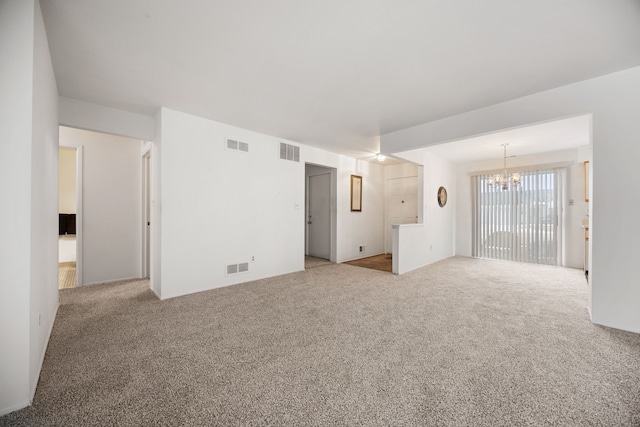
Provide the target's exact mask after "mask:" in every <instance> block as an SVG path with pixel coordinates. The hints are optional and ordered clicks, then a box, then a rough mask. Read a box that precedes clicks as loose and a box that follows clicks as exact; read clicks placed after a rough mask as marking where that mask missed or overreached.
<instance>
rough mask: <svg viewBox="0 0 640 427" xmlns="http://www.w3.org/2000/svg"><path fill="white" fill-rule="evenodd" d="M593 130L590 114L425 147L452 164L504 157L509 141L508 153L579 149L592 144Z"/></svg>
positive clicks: (511, 154)
mask: <svg viewBox="0 0 640 427" xmlns="http://www.w3.org/2000/svg"><path fill="white" fill-rule="evenodd" d="M590 133H591V117H590V115H584V116H577V117H571V118H567V119H562V120H556V121H553V122H547V123H540V124H536V125H532V126H526V127H521V128H517V129H509V130H506V131H502V132H497V133H493V134H490V135H482V136H477V137H474V138H467V139H463V140H460V141H454V142H449V143H447V144H440V145H433V146H430V147H425V148H424V150H426V151H428V152H430V153H432V154H435V155H437V156H438V157H441V158H443V159H445V160H448V161H450V162H453V163H467V162H474V161H479V160H492V159H501V158H502V156H503V150H504V148H503V147H502V144H509V145H508V146H507V156H526V155H529V154H536V153H546V152H551V151H560V150H568V149H572V148H577V147H581V146H585V145H589V140H590Z"/></svg>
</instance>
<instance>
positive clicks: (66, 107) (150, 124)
mask: <svg viewBox="0 0 640 427" xmlns="http://www.w3.org/2000/svg"><path fill="white" fill-rule="evenodd" d="M58 109H59V123H60V125H62V126H68V127H72V128H76V129H86V130H92V131H95V132H104V133H108V134H112V135H119V136H124V137H128V138H136V139H142V140H145V141H152V140H153V137H154V118H153V117H150V116H144V115H142V114H136V113H132V112H130V111H124V110H119V109H117V108H111V107H105V106H103V105H97V104H92V103H90V102H85V101H80V100H78V99H73V98H65V97H63V96H61V97H59V98H58Z"/></svg>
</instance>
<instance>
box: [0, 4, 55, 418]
mask: <svg viewBox="0 0 640 427" xmlns="http://www.w3.org/2000/svg"><path fill="white" fill-rule="evenodd" d="M0 63H1V64H2V72H3V76H2V79H0V93H2V96H1V97H0V134H2V135H3V138H2V140H1V142H0V200H3V201H5V202H6V203H5V204H4V205H3V209H0V222H1V223H2V224H11V226H10V227H5V229H4V230H3V235H2V239H1V240H0V260H1V261H0V262H1V263H2V268H0V343H1V346H2V351H0V380H1V384H0V415H2V414H5V413H7V412H10V411H13V410H16V409H19V408H21V407H24V406H26V405H28V404H29V402H30V401H31V399H32V398H33V395H34V393H35V387H36V384H37V381H38V376H39V373H40V368H41V366H42V358H43V357H44V351H45V349H46V345H47V342H48V339H49V334H50V332H51V327H52V326H53V320H54V317H55V312H56V309H57V306H58V294H57V262H58V260H57V234H58V233H57V228H58V225H57V208H58V202H57V191H58V190H57V188H58V184H57V182H58V180H57V167H58V166H57V165H58V144H57V142H58V141H57V96H58V95H57V88H56V84H55V79H54V76H53V70H52V66H51V59H50V57H49V50H48V44H47V39H46V34H45V31H44V24H43V22H42V15H41V12H40V5H39V3H38V2H37V1H24V0H13V1H11V0H6V1H2V2H0Z"/></svg>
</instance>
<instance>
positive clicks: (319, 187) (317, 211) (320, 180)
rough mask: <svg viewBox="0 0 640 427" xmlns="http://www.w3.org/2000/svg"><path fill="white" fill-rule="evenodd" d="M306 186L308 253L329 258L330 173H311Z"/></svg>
mask: <svg viewBox="0 0 640 427" xmlns="http://www.w3.org/2000/svg"><path fill="white" fill-rule="evenodd" d="M308 188H309V190H308V191H309V193H308V198H309V206H308V211H307V215H308V216H307V227H308V228H307V230H308V231H307V233H308V234H307V236H308V244H309V255H310V256H312V257H316V258H324V259H329V258H330V256H331V174H330V173H325V174H321V175H311V176H310V177H309V187H308Z"/></svg>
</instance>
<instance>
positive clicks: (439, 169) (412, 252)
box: [394, 149, 456, 274]
mask: <svg viewBox="0 0 640 427" xmlns="http://www.w3.org/2000/svg"><path fill="white" fill-rule="evenodd" d="M397 156H398V157H400V158H403V159H405V160H408V161H410V162H414V163H416V164H418V165H422V166H423V169H422V188H423V191H422V193H421V194H420V195H419V205H418V206H419V210H418V217H419V221H420V223H421V224H423V226H422V227H420V226H412V227H401V228H400V229H401V232H400V238H401V241H400V244H399V246H397V245H396V243H394V249H395V248H396V247H398V248H399V251H400V252H399V253H398V254H397V255H396V253H394V258H395V257H396V256H397V258H398V259H397V262H398V265H399V266H400V270H399V271H397V272H398V273H399V274H402V273H404V272H406V271H409V270H413V269H415V268H418V267H422V266H425V265H428V264H432V263H434V262H436V261H440V260H442V259H445V258H448V257H451V256H453V255H454V241H455V221H454V219H455V215H456V196H455V195H456V173H455V166H454V165H453V164H452V163H450V162H448V161H446V160H444V159H442V158H440V157H438V156H435V155H433V154H431V153H429V152H427V151H426V150H423V149H418V150H411V151H405V152H403V153H398V154H397ZM441 186H443V187H445V188H446V189H447V194H448V201H447V204H446V205H445V206H444V207H440V206H439V205H438V198H437V195H438V189H439V188H440V187H441ZM408 234H415V235H417V236H415V235H414V236H408ZM403 236H406V237H405V240H406V241H404V242H403V241H402V237H403ZM407 241H408V242H409V244H407Z"/></svg>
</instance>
